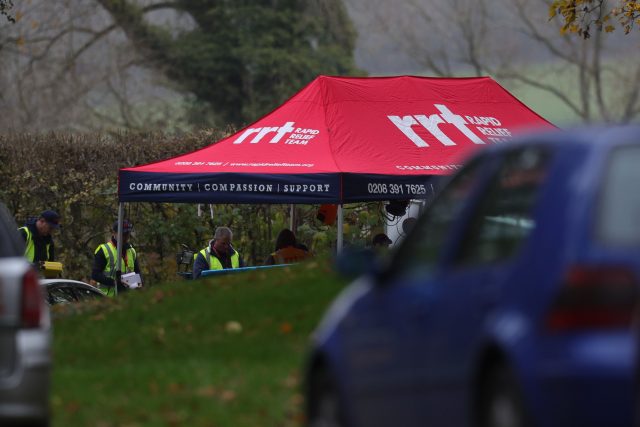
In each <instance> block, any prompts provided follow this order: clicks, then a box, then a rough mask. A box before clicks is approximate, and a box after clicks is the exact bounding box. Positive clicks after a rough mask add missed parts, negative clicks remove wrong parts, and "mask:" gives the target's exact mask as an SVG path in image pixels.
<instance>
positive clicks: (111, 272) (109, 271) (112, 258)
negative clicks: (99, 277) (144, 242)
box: [94, 241, 136, 297]
mask: <svg viewBox="0 0 640 427" xmlns="http://www.w3.org/2000/svg"><path fill="white" fill-rule="evenodd" d="M100 250H101V251H102V252H103V253H104V257H105V259H106V260H107V264H106V265H105V266H104V275H105V276H107V277H110V278H112V279H114V280H115V278H116V258H117V254H118V248H117V247H116V245H114V244H113V242H112V241H108V242H107V243H103V244H101V245H100V246H98V247H97V248H96V250H95V252H94V254H97V253H98V251H100ZM125 260H126V262H125V263H123V266H124V271H123V273H131V272H133V271H134V268H135V262H136V250H135V249H133V247H129V249H127V251H126V256H125ZM99 289H100V290H101V291H102V293H104V294H105V295H107V296H110V297H111V296H115V286H114V287H112V288H108V287H100V288H99Z"/></svg>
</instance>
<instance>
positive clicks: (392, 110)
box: [119, 76, 554, 203]
mask: <svg viewBox="0 0 640 427" xmlns="http://www.w3.org/2000/svg"><path fill="white" fill-rule="evenodd" d="M552 127H554V126H553V125H552V124H550V123H549V122H547V121H546V120H545V119H543V118H542V117H540V116H539V115H538V114H536V113H535V112H533V111H531V110H530V109H529V108H528V107H527V106H526V105H524V104H522V103H521V102H520V101H518V100H517V99H516V98H515V97H513V96H512V95H511V94H510V93H509V92H507V91H506V90H505V89H504V88H502V87H501V86H500V85H499V84H498V83H496V82H495V81H494V80H492V79H491V78H489V77H481V78H426V77H410V76H402V77H373V78H353V77H328V76H320V77H318V78H316V79H315V80H313V81H312V82H311V83H310V84H308V85H307V86H306V87H304V88H303V89H302V90H301V91H300V92H298V93H297V94H295V95H294V96H293V97H291V98H290V99H289V100H288V101H287V102H285V103H284V104H282V105H281V106H280V107H278V108H277V109H275V110H274V111H273V112H271V113H269V114H267V115H266V116H264V117H262V118H261V119H259V120H258V121H256V122H254V123H253V124H251V125H249V126H248V127H246V128H244V129H242V130H240V131H239V132H237V133H235V134H233V135H231V136H229V137H227V138H224V139H222V140H220V141H219V142H217V143H214V144H212V145H210V146H207V147H205V148H203V149H200V150H197V151H194V152H191V153H187V154H183V155H180V156H178V157H174V158H171V159H167V160H163V161H159V162H155V163H151V164H147V165H142V166H137V167H132V168H125V169H121V170H120V174H119V198H120V201H121V202H127V201H156V202H196V203H221V202H222V203H265V202H266V203H345V202H356V201H365V200H390V199H409V198H421V197H424V196H426V190H425V188H426V187H425V186H426V183H427V182H428V180H429V177H431V176H433V175H444V174H449V173H451V172H452V171H454V170H455V169H457V168H458V167H459V165H460V163H461V161H462V159H463V158H464V157H466V156H467V155H468V154H469V153H470V152H472V151H473V150H475V149H476V148H479V147H484V146H487V145H490V144H492V143H497V142H503V141H506V140H508V139H509V138H510V137H511V136H512V135H515V134H517V133H520V132H523V131H525V130H529V129H532V128H552Z"/></svg>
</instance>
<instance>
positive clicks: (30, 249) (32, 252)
mask: <svg viewBox="0 0 640 427" xmlns="http://www.w3.org/2000/svg"><path fill="white" fill-rule="evenodd" d="M18 230H24V231H25V233H27V240H26V241H25V245H26V247H25V248H24V256H25V258H27V260H29V262H33V259H34V258H35V256H36V248H35V246H34V244H33V236H32V235H31V230H29V227H20V228H19V229H18ZM50 250H51V244H49V243H47V259H46V260H45V261H48V260H49V258H50V257H51V253H50Z"/></svg>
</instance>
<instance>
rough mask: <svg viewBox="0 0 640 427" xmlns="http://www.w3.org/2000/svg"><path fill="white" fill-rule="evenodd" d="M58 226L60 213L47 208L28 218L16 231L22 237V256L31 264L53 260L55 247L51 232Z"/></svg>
mask: <svg viewBox="0 0 640 427" xmlns="http://www.w3.org/2000/svg"><path fill="white" fill-rule="evenodd" d="M58 228H60V215H58V214H57V213H56V212H55V211H52V210H47V211H44V212H42V213H41V214H40V216H39V217H37V218H33V219H31V220H28V221H27V223H26V224H25V226H24V227H20V228H19V229H18V231H19V232H20V234H22V238H23V239H24V243H25V249H24V256H25V258H27V260H28V261H29V262H30V263H32V264H39V263H40V262H43V261H55V247H54V244H53V238H52V237H51V234H52V233H53V231H54V230H57V229H58Z"/></svg>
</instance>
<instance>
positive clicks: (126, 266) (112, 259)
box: [91, 220, 142, 297]
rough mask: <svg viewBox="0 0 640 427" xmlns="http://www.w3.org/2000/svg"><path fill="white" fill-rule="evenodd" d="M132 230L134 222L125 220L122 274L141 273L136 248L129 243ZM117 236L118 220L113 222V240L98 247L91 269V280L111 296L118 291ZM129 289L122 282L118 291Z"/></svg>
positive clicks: (123, 226) (123, 225)
mask: <svg viewBox="0 0 640 427" xmlns="http://www.w3.org/2000/svg"><path fill="white" fill-rule="evenodd" d="M132 230H133V224H131V223H130V222H129V221H127V220H125V221H124V222H123V224H122V263H121V268H122V274H126V273H133V272H135V273H138V274H140V266H139V265H138V257H137V254H136V250H135V249H134V248H133V246H131V244H130V243H129V237H130V236H131V231H132ZM117 236H118V222H117V221H116V222H115V223H114V224H113V228H112V234H111V240H109V241H108V242H106V243H103V244H101V245H100V246H98V247H97V248H96V250H95V252H94V257H93V267H92V269H91V281H92V282H94V281H95V282H97V285H98V289H100V290H101V291H102V292H103V293H104V294H106V295H107V296H110V297H112V296H115V293H116V292H115V287H116V267H117V265H116V259H117V256H118V252H117V244H118V242H117V240H116V239H117ZM140 285H142V284H140ZM128 289H129V288H128V287H127V286H124V285H123V284H122V283H121V284H119V285H118V293H120V292H124V291H127V290H128Z"/></svg>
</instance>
